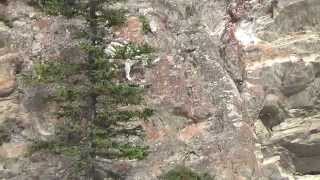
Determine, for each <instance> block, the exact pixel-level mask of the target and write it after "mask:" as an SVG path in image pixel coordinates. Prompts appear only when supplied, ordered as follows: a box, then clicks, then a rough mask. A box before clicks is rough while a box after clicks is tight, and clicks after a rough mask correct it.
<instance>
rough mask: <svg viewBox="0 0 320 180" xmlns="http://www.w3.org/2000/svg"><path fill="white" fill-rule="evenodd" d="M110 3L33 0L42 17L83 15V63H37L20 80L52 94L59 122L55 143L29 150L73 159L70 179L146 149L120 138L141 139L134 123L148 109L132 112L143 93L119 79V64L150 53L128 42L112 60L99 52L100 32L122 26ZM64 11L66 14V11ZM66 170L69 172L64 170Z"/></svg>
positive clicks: (38, 144) (139, 155)
mask: <svg viewBox="0 0 320 180" xmlns="http://www.w3.org/2000/svg"><path fill="white" fill-rule="evenodd" d="M113 2H115V1H111V0H89V1H83V2H80V1H78V0H47V1H45V0H37V1H34V3H36V4H37V5H38V7H40V8H41V9H43V10H44V11H45V12H47V13H49V14H54V15H65V16H67V17H72V16H82V17H84V18H85V19H86V23H87V28H86V29H85V30H84V33H82V34H83V36H84V38H82V40H81V41H82V42H81V43H80V44H79V46H80V47H81V49H82V50H83V51H84V52H85V54H86V56H87V57H86V61H85V62H72V61H68V60H67V61H62V60H58V61H41V62H39V63H37V64H35V66H34V72H33V73H31V74H29V75H27V76H25V80H28V81H29V83H33V84H43V85H45V86H47V87H48V88H50V89H52V93H51V95H50V97H48V100H52V101H55V102H57V104H58V112H57V116H58V118H59V119H60V120H61V123H59V124H58V125H57V127H56V134H55V138H53V139H52V140H50V141H37V142H35V143H34V145H33V147H32V150H33V151H37V150H48V151H51V152H53V153H57V154H61V155H64V156H67V157H70V158H71V159H72V160H73V163H72V164H73V166H72V168H71V169H73V170H75V171H73V172H78V173H70V172H71V169H70V172H68V174H69V177H68V178H69V179H70V178H71V177H73V178H75V179H88V180H90V179H96V178H95V174H96V172H97V169H96V159H97V157H99V158H107V159H118V158H129V159H142V158H143V157H144V156H145V155H146V154H147V152H146V150H147V148H146V147H144V146H139V145H137V144H135V143H131V142H129V141H126V140H125V141H123V140H121V137H126V138H128V137H132V136H134V137H141V136H142V135H143V131H142V128H141V126H139V125H135V123H134V121H135V120H138V119H146V118H147V117H148V116H150V115H152V110H150V109H147V108H145V109H143V110H141V109H140V110H134V108H130V107H132V105H139V104H140V103H141V101H142V94H141V93H142V92H143V89H141V88H140V87H139V86H137V85H134V84H129V83H127V82H126V81H125V80H123V78H122V74H123V69H122V66H121V63H119V61H121V59H130V58H134V57H137V56H139V57H141V56H144V55H147V54H150V53H151V52H152V48H150V47H149V46H147V45H142V46H141V45H135V44H132V43H129V44H127V45H124V46H120V47H117V48H116V51H115V53H114V55H107V54H106V53H104V49H105V42H104V40H103V37H104V33H103V32H104V31H105V30H104V27H103V25H101V22H105V21H106V20H107V21H108V22H109V26H111V25H114V24H119V23H122V22H123V21H124V15H123V12H124V11H121V10H119V11H116V10H112V9H109V8H106V7H105V6H104V5H106V4H110V3H113ZM68 8H69V9H68ZM68 171H69V170H68Z"/></svg>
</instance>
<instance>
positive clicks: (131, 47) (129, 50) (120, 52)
mask: <svg viewBox="0 0 320 180" xmlns="http://www.w3.org/2000/svg"><path fill="white" fill-rule="evenodd" d="M152 52H154V49H153V48H152V47H151V46H149V45H148V44H143V45H136V44H132V43H129V44H126V45H124V46H120V47H117V48H116V52H115V56H114V58H115V59H133V58H135V57H137V56H141V55H145V54H150V53H152Z"/></svg>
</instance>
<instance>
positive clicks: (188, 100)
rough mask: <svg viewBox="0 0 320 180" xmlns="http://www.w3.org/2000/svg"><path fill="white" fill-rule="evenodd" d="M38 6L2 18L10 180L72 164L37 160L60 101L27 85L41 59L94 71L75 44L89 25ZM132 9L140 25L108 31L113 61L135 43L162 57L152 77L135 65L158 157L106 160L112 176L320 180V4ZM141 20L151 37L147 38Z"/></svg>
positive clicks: (238, 2)
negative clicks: (179, 171) (180, 170)
mask: <svg viewBox="0 0 320 180" xmlns="http://www.w3.org/2000/svg"><path fill="white" fill-rule="evenodd" d="M26 2H27V0H21V1H18V0H16V1H14V0H13V1H7V2H6V3H2V1H0V17H1V16H5V17H6V18H8V19H9V20H11V23H10V24H8V23H5V22H2V21H1V20H0V127H2V126H5V128H6V129H9V131H6V132H9V133H10V136H5V137H6V139H5V142H4V143H2V144H1V145H0V179H1V178H4V179H46V180H47V179H48V180H50V179H52V180H53V179H61V177H62V176H63V173H64V170H65V169H66V167H68V161H67V160H65V159H63V158H61V157H58V156H54V155H51V154H41V153H40V154H39V153H37V154H35V155H33V156H25V155H26V153H27V150H28V147H29V145H30V143H31V141H32V140H33V139H36V138H41V139H49V138H51V137H52V136H53V134H54V124H55V123H56V122H57V119H56V118H55V117H54V116H52V113H50V112H54V110H55V106H54V104H50V103H48V102H46V101H45V98H44V97H45V96H46V95H47V94H48V93H50V91H49V90H48V89H46V88H44V87H26V86H25V85H24V84H23V83H22V82H21V81H20V80H19V74H20V73H21V72H24V71H28V70H30V69H32V67H33V66H32V65H33V63H34V62H35V61H36V60H37V59H39V58H44V59H57V58H61V59H65V60H69V61H83V60H84V59H83V54H81V52H80V51H79V50H78V49H76V48H75V47H74V44H73V43H72V39H73V37H74V36H75V35H76V34H77V33H79V31H80V29H81V28H83V26H84V24H83V20H82V19H77V18H73V19H65V18H64V17H62V16H58V17H53V16H46V15H44V14H43V13H41V12H39V11H38V10H37V9H35V8H34V7H31V6H30V5H28V4H27V3H26ZM125 7H126V8H127V9H128V13H129V14H128V21H127V22H126V23H125V24H124V25H123V26H121V27H116V28H113V29H106V34H108V33H109V32H110V31H111V30H112V31H114V36H106V37H105V38H106V47H107V48H106V53H112V47H113V46H118V45H121V44H122V43H127V42H134V43H140V44H143V43H148V44H150V45H152V46H153V47H155V49H156V50H157V53H156V57H155V58H154V60H153V61H152V66H151V67H149V68H141V67H137V66H135V65H134V64H132V63H131V61H128V62H126V63H127V64H129V65H128V66H127V64H126V78H127V79H128V80H130V81H132V82H135V83H140V84H142V85H144V86H147V87H148V91H147V92H146V95H145V99H146V103H147V104H148V105H149V106H150V108H153V109H155V115H154V116H152V117H151V118H150V119H149V121H147V122H141V124H142V126H143V127H144V130H145V132H146V139H145V142H146V143H147V145H148V146H149V151H150V153H149V156H148V157H147V158H146V159H145V160H142V161H125V160H123V161H118V162H112V161H104V160H102V161H101V164H99V167H100V168H101V169H107V170H109V171H112V172H113V173H116V174H119V175H120V176H121V177H123V179H128V180H132V179H136V180H156V179H159V176H161V175H162V174H163V173H166V172H168V171H169V170H170V169H171V168H173V167H175V166H176V165H184V166H187V167H190V168H191V169H193V170H196V171H199V172H200V171H201V172H208V173H209V174H210V175H212V176H215V177H216V179H218V180H220V179H221V180H255V179H257V180H260V179H262V180H269V179H270V180H288V179H289V180H291V179H298V180H313V179H315V180H316V179H319V177H320V151H319V148H320V117H319V111H320V106H319V103H320V99H319V98H320V53H319V52H320V51H319V50H320V34H319V30H320V1H318V0H230V1H224V0H216V1H213V0H210V1H209V0H128V2H127V3H126V4H125ZM140 15H144V16H146V18H147V19H148V20H149V24H150V29H151V32H149V33H142V28H143V24H142V22H140V19H139V18H138V17H139V16H140ZM0 19H1V18H0ZM107 42H108V43H109V44H107ZM110 42H111V43H110ZM0 142H2V141H0ZM105 162H107V163H105ZM99 163H100V161H99ZM102 174H103V173H102ZM105 176H106V175H105Z"/></svg>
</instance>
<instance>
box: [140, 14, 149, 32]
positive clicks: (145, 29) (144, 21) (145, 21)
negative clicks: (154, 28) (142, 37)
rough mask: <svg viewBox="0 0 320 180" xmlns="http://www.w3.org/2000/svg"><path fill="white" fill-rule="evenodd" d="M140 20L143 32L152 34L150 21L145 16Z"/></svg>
mask: <svg viewBox="0 0 320 180" xmlns="http://www.w3.org/2000/svg"><path fill="white" fill-rule="evenodd" d="M139 19H140V21H141V23H142V31H143V32H144V33H149V32H151V27H150V23H149V20H148V19H147V18H146V17H145V16H139Z"/></svg>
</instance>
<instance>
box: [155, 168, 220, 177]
mask: <svg viewBox="0 0 320 180" xmlns="http://www.w3.org/2000/svg"><path fill="white" fill-rule="evenodd" d="M160 179H161V180H214V178H213V177H211V176H210V175H209V174H207V173H197V172H194V171H192V170H191V169H190V168H187V167H185V166H177V167H175V168H173V169H171V170H170V171H168V172H167V173H165V174H164V175H162V176H161V177H160Z"/></svg>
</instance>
